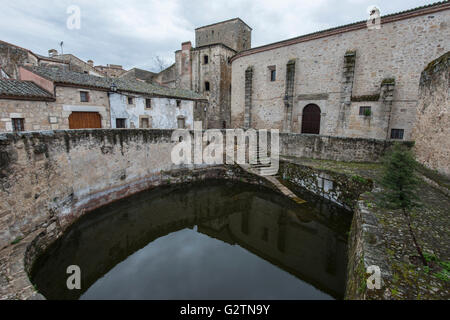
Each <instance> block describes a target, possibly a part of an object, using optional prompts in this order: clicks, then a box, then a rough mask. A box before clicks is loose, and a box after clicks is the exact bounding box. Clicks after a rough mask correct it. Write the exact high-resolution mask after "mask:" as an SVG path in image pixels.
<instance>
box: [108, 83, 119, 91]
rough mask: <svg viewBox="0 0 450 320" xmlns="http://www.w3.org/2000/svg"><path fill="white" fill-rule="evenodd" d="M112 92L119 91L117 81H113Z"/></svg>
mask: <svg viewBox="0 0 450 320" xmlns="http://www.w3.org/2000/svg"><path fill="white" fill-rule="evenodd" d="M110 89H111V92H117V86H116V84H115V83H113V84H112V85H111V88H110Z"/></svg>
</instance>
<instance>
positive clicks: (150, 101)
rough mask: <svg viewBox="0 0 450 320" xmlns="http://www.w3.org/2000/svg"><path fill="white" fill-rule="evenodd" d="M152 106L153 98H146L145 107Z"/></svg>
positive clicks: (149, 107)
mask: <svg viewBox="0 0 450 320" xmlns="http://www.w3.org/2000/svg"><path fill="white" fill-rule="evenodd" d="M151 108H152V99H145V109H151Z"/></svg>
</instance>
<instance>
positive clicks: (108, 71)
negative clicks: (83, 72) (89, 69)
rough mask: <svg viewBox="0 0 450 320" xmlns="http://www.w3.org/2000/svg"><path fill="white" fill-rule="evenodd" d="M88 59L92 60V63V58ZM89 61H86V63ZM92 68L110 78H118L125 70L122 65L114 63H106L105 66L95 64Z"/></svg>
mask: <svg viewBox="0 0 450 320" xmlns="http://www.w3.org/2000/svg"><path fill="white" fill-rule="evenodd" d="M90 61H91V62H92V65H93V64H94V62H93V61H92V60H90ZM90 61H88V63H89V62H90ZM94 68H95V69H97V70H98V71H100V72H101V73H102V74H105V75H106V76H107V77H111V78H118V77H120V76H121V75H123V74H124V73H126V72H127V70H125V69H124V68H123V67H122V66H119V65H116V64H108V65H106V66H95V67H94Z"/></svg>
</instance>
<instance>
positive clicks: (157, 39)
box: [0, 0, 430, 70]
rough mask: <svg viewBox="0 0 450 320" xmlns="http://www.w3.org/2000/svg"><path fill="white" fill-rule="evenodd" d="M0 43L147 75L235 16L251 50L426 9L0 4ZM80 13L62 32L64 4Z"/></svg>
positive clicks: (290, 2) (325, 1)
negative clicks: (246, 30)
mask: <svg viewBox="0 0 450 320" xmlns="http://www.w3.org/2000/svg"><path fill="white" fill-rule="evenodd" d="M1 2H2V4H1V7H2V10H1V11H0V30H1V31H0V40H4V41H7V42H11V43H14V44H17V45H19V46H22V47H25V48H28V49H31V50H32V51H34V52H36V53H40V54H44V55H46V54H47V50H48V49H50V48H57V49H59V48H58V44H59V42H60V41H61V40H63V41H64V43H65V49H64V50H65V52H66V53H73V54H75V55H77V56H78V57H80V58H82V59H84V60H88V59H92V60H94V61H95V63H96V64H107V63H112V64H121V65H123V66H124V67H125V68H132V67H140V68H146V69H149V70H152V69H154V68H155V65H154V63H153V61H152V58H153V57H154V56H156V55H159V56H162V57H164V58H165V59H166V60H167V61H168V62H173V60H174V51H175V50H177V49H179V48H180V45H181V42H183V41H187V40H190V41H192V42H195V39H194V29H195V28H196V27H200V26H203V25H207V24H210V23H214V22H218V21H222V20H227V19H230V18H235V17H240V18H241V19H243V20H244V21H245V22H246V23H248V24H249V25H250V26H251V27H252V28H253V46H259V45H263V44H267V43H271V42H275V41H280V40H284V39H287V38H290V37H294V36H298V35H302V34H306V33H310V32H314V31H318V30H321V29H325V28H330V27H334V26H339V25H343V24H347V23H351V22H355V21H359V20H364V19H366V18H367V13H366V9H367V7H368V6H370V5H377V6H378V7H380V8H381V11H382V13H383V14H389V13H394V12H398V11H403V10H406V9H410V8H414V7H417V6H422V5H426V4H429V3H430V1H425V0H408V1H403V0H397V1H393V0H378V1H373V0H368V1H366V0H346V1H338V0H316V1H314V2H311V1H294V0H278V1H269V0H254V1H253V0H239V1H238V0H228V1H210V0H192V1H184V0H172V1H170V0H167V1H158V0H152V1H138V0H131V1H118V0H110V1H106V0H105V1H100V0H99V1H87V0H79V1H68V0H63V1H50V0H48V1H47V0H37V1H28V0H16V1H14V2H11V1H7V0H1ZM72 4H74V5H78V6H80V8H81V10H82V27H81V29H80V30H68V29H67V28H66V19H67V17H68V15H67V13H66V10H67V7H68V6H69V5H72Z"/></svg>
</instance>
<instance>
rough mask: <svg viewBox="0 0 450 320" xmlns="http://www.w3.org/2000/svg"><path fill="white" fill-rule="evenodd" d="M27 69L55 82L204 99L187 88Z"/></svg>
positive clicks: (55, 68)
mask: <svg viewBox="0 0 450 320" xmlns="http://www.w3.org/2000/svg"><path fill="white" fill-rule="evenodd" d="M26 68H27V69H28V70H30V71H32V72H34V73H36V74H38V75H40V76H42V77H44V78H46V79H48V80H51V81H53V82H55V83H59V84H67V85H79V86H87V87H92V88H101V89H106V90H109V89H110V88H111V86H112V85H113V84H115V85H116V86H117V89H118V90H119V91H124V92H130V93H140V94H147V95H151V96H163V97H171V98H172V97H173V98H180V99H186V100H206V99H205V97H203V96H202V95H200V94H198V93H195V92H193V91H189V90H183V89H173V88H167V87H161V86H158V85H155V84H149V83H146V82H142V81H137V80H127V79H118V78H102V77H96V76H93V75H89V74H85V73H79V72H73V71H68V70H65V69H63V68H58V67H43V66H39V67H36V66H35V67H26Z"/></svg>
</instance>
